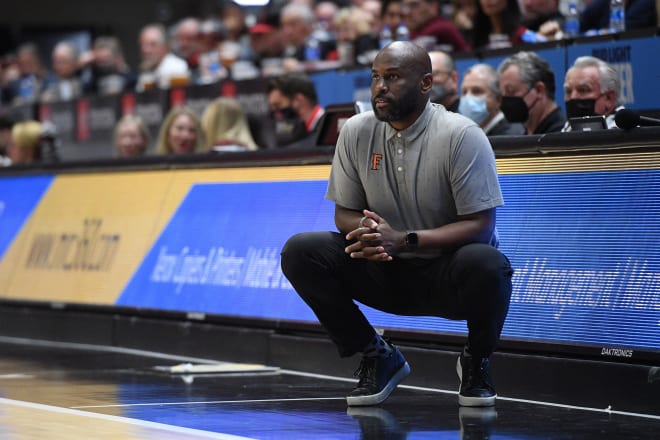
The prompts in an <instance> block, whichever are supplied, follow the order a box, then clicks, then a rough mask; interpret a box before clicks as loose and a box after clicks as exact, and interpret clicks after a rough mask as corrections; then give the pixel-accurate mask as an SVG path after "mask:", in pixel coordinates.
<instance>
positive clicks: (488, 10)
mask: <svg viewBox="0 0 660 440" xmlns="http://www.w3.org/2000/svg"><path fill="white" fill-rule="evenodd" d="M604 4H605V3H604V2H600V1H596V0H592V1H590V2H589V3H588V5H587V6H586V7H585V8H584V9H583V10H582V15H581V16H580V32H581V33H583V34H589V33H603V32H606V31H607V29H606V28H607V21H606V19H605V18H604V17H605V16H606V15H607V13H608V10H607V8H604V7H603V6H602V5H604ZM628 8H630V13H628V12H626V16H625V17H626V28H627V29H632V28H647V27H657V24H658V23H657V13H656V3H655V2H654V1H650V0H631V1H629V2H628ZM564 30H565V16H564V13H563V12H562V11H560V8H559V1H558V0H520V1H519V0H488V1H487V0H451V1H450V2H443V1H441V0H336V1H331V0H316V1H314V0H289V1H271V2H270V3H269V4H268V5H267V6H265V7H263V9H262V11H261V13H260V14H259V16H258V17H248V16H246V13H245V10H244V9H243V8H241V7H240V6H238V5H237V4H235V3H231V2H229V3H227V4H226V5H225V6H224V7H223V8H222V10H221V11H220V12H219V13H218V14H217V15H215V16H211V17H185V18H182V19H180V20H178V21H177V22H175V23H173V24H172V25H170V26H169V27H168V26H166V25H164V24H161V23H149V24H146V25H145V26H143V28H142V29H141V31H140V32H139V35H137V36H136V39H135V42H136V45H137V46H136V47H137V49H139V58H140V59H139V65H137V66H131V65H129V63H127V61H126V59H125V57H124V53H123V49H122V45H121V43H120V40H119V39H118V38H117V37H116V36H112V35H102V36H98V37H96V38H95V39H94V40H93V42H92V47H91V48H90V49H89V50H86V51H81V48H80V47H78V46H77V45H76V44H74V43H73V42H71V41H60V42H59V43H57V44H56V45H55V47H54V48H53V50H52V52H51V60H50V63H45V62H44V60H42V59H41V55H40V53H41V52H40V48H39V47H37V45H35V44H34V43H31V42H26V43H23V44H21V45H20V46H18V47H17V48H15V50H14V51H13V52H12V53H11V54H7V56H5V60H6V61H7V62H4V63H2V64H1V66H2V67H0V116H1V117H2V118H3V126H5V125H8V126H9V128H11V125H12V121H11V120H10V118H8V117H7V116H6V113H8V112H7V109H8V108H10V107H11V106H15V105H21V104H31V103H36V102H54V101H62V100H72V99H76V98H79V97H81V96H85V95H90V94H94V95H117V94H120V93H124V92H129V91H131V92H137V93H141V92H144V91H148V90H151V89H155V88H161V89H168V88H170V87H175V86H180V85H187V84H200V85H201V84H210V83H214V82H217V81H220V80H222V79H226V78H233V79H236V80H240V79H248V78H255V77H268V78H271V77H272V79H273V80H272V81H270V82H269V83H268V92H267V93H268V102H269V106H270V110H271V114H272V119H273V121H272V122H273V126H274V130H275V139H274V140H273V142H274V146H277V147H282V146H287V145H301V143H304V142H308V141H309V139H311V138H312V137H313V136H314V133H315V129H316V127H317V123H318V121H319V119H320V117H321V116H322V114H323V109H322V108H321V106H320V105H319V103H318V98H317V96H316V91H315V90H314V84H313V82H311V80H310V79H309V77H308V76H307V73H309V72H310V71H314V70H315V69H318V68H337V67H341V66H344V67H346V66H359V65H362V66H369V65H370V64H371V62H372V60H373V58H374V57H375V54H376V53H377V52H378V50H379V49H380V48H381V47H383V46H384V45H385V44H387V43H388V42H389V41H391V40H396V39H410V40H413V41H415V42H417V43H418V44H419V45H422V46H423V47H425V48H426V49H427V50H428V51H429V53H430V55H431V59H432V62H433V81H434V88H433V90H432V92H431V100H432V101H433V102H436V103H441V104H443V105H444V106H445V107H446V108H447V109H448V110H451V111H455V112H460V113H463V114H464V115H466V116H468V117H470V118H472V119H473V120H474V121H475V122H476V123H477V124H479V125H480V126H481V127H482V128H483V129H484V130H485V131H486V133H487V134H489V135H497V134H523V133H530V134H538V133H546V132H551V131H569V130H570V126H569V125H568V124H567V122H566V121H567V116H568V117H569V118H570V117H574V116H578V115H580V116H584V115H588V114H602V115H603V116H607V117H608V127H611V126H612V125H613V124H612V122H611V121H612V119H613V112H614V111H615V110H617V109H620V108H621V102H620V99H619V93H620V92H619V90H618V88H619V87H620V86H619V84H618V80H615V78H614V77H613V76H616V75H612V72H613V70H612V68H611V67H610V66H608V65H607V63H605V62H603V61H601V60H598V59H582V60H581V61H580V63H577V62H576V65H575V66H574V67H572V68H571V69H570V70H569V72H568V73H569V74H570V75H569V74H567V78H566V81H565V84H564V88H565V91H566V93H565V99H566V113H565V112H563V111H562V110H561V109H560V108H559V106H558V105H557V103H555V101H554V93H555V90H554V88H555V84H554V80H555V77H554V75H555V73H556V72H552V70H551V69H550V67H549V66H548V63H547V62H545V61H544V60H543V59H541V58H540V57H539V56H538V55H536V54H535V53H533V52H528V51H526V50H525V51H522V52H519V53H517V54H515V55H513V56H511V57H509V58H507V59H506V60H504V61H503V62H502V63H501V64H500V65H499V68H497V69H496V68H493V67H491V66H488V65H485V64H479V65H475V66H472V67H470V68H469V69H467V71H465V72H457V71H456V67H455V64H454V61H453V58H452V57H453V55H454V54H456V53H459V52H465V51H470V50H472V51H481V50H489V49H494V48H501V47H515V46H516V45H518V44H521V43H532V42H542V41H548V40H553V39H561V38H564V37H566V33H565V32H564ZM9 55H10V56H9ZM46 64H50V65H51V66H52V68H47V67H46ZM585 72H586V73H585ZM614 73H615V74H616V72H614ZM461 74H462V84H461V83H460V82H459V76H460V75H461ZM562 74H563V72H562ZM576 77H579V78H580V79H581V78H586V79H589V80H590V81H591V82H594V78H596V80H595V81H596V83H594V84H592V88H591V89H590V90H588V91H587V90H584V87H582V89H579V88H577V86H575V84H577V82H576ZM280 78H284V79H283V80H280ZM598 81H599V82H598ZM604 100H607V102H604ZM591 101H595V103H592V102H591ZM585 106H586V107H588V108H586V109H585ZM13 122H19V121H13ZM21 122H22V121H21ZM3 126H0V130H3V129H5V128H4V127H3ZM33 128H34V127H33ZM5 130H6V129H5ZM256 138H257V136H256V135H255V132H254V129H253V128H251V127H250V123H249V121H248V116H247V115H246V114H245V113H244V111H243V109H241V107H240V104H239V103H238V102H237V101H236V100H233V99H230V98H222V99H218V100H215V101H213V102H212V103H211V104H209V106H208V108H206V109H204V112H203V114H196V113H195V112H193V111H192V110H190V109H186V108H174V109H172V111H171V112H170V114H168V115H167V117H166V118H165V119H164V121H163V123H162V126H161V129H160V134H159V136H158V139H156V140H155V142H156V144H155V147H154V148H153V149H152V148H151V145H150V144H151V141H152V139H151V137H150V136H149V132H148V130H146V128H145V127H144V123H143V122H142V121H141V120H140V118H139V117H137V116H131V117H128V116H126V117H124V118H122V119H121V120H120V121H119V123H118V124H117V127H116V130H115V145H116V155H117V156H135V155H143V154H146V153H147V152H148V151H150V150H152V151H156V152H157V153H159V154H177V153H182V152H199V151H210V150H213V149H222V148H224V149H225V150H227V149H229V148H230V147H231V148H232V149H237V150H243V149H245V150H255V149H257V148H259V147H264V145H262V144H261V143H260V142H261V140H259V141H257V140H256ZM15 143H16V142H9V141H7V142H4V141H3V142H2V143H0V154H2V156H3V161H4V164H9V163H17V162H25V161H26V159H19V156H17V155H14V157H13V158H12V157H11V155H9V154H8V153H9V151H10V150H11V148H10V147H9V144H15ZM34 160H38V159H34Z"/></svg>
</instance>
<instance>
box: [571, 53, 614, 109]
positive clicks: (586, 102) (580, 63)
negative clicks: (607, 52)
mask: <svg viewBox="0 0 660 440" xmlns="http://www.w3.org/2000/svg"><path fill="white" fill-rule="evenodd" d="M620 90H621V83H620V80H619V74H618V72H617V71H616V70H614V68H613V67H612V66H610V65H609V64H607V63H606V62H605V61H603V60H601V59H599V58H596V57H592V56H583V57H579V58H578V59H576V60H575V62H574V63H573V66H571V68H570V69H568V71H567V72H566V77H565V79H564V101H565V102H566V113H567V116H568V117H569V118H579V117H582V116H595V115H604V116H607V115H609V114H610V113H612V112H613V111H614V109H615V108H617V107H618V106H619V105H620V104H621V102H620V98H619V96H620Z"/></svg>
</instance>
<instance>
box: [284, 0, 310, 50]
mask: <svg viewBox="0 0 660 440" xmlns="http://www.w3.org/2000/svg"><path fill="white" fill-rule="evenodd" d="M315 22H316V17H315V16H314V12H313V11H312V9H311V8H310V7H309V6H307V5H305V4H302V3H289V4H288V5H286V6H285V7H284V8H282V12H281V14H280V30H281V31H282V41H283V43H284V44H285V45H286V46H292V47H298V46H302V45H303V44H305V42H306V41H307V37H309V35H310V34H311V33H312V31H313V30H314V23H315Z"/></svg>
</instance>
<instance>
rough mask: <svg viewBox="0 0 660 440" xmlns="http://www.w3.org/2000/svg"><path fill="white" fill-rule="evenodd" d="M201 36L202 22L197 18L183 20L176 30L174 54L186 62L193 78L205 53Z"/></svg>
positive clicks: (176, 26)
mask: <svg viewBox="0 0 660 440" xmlns="http://www.w3.org/2000/svg"><path fill="white" fill-rule="evenodd" d="M201 35H202V34H201V22H200V20H199V19H197V18H195V17H186V18H183V19H181V20H180V21H179V22H178V23H177V24H176V25H175V28H174V44H173V52H174V53H175V54H176V55H177V56H179V57H180V58H183V59H184V60H186V63H188V69H189V70H190V72H191V75H192V76H195V74H196V72H197V67H198V65H199V57H200V55H201V54H202V53H203V52H204V47H203V44H204V43H203V41H202V37H201Z"/></svg>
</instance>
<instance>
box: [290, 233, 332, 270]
mask: <svg viewBox="0 0 660 440" xmlns="http://www.w3.org/2000/svg"><path fill="white" fill-rule="evenodd" d="M333 235H339V234H333V233H332V232H301V233H298V234H295V235H293V236H291V237H290V238H289V239H288V240H287V242H286V243H285V244H284V246H283V247H282V251H281V252H280V259H281V262H280V265H281V267H282V273H284V275H285V276H286V277H287V278H289V279H290V277H291V276H295V274H297V273H300V272H301V271H305V270H307V269H306V267H307V266H308V265H310V264H314V261H316V260H317V258H316V256H317V255H319V254H320V253H322V252H323V251H324V250H327V249H328V247H329V246H328V245H329V244H330V245H332V244H333V243H334V242H335V241H336V238H335V237H333ZM335 247H336V246H335ZM339 247H340V248H341V245H339Z"/></svg>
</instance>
